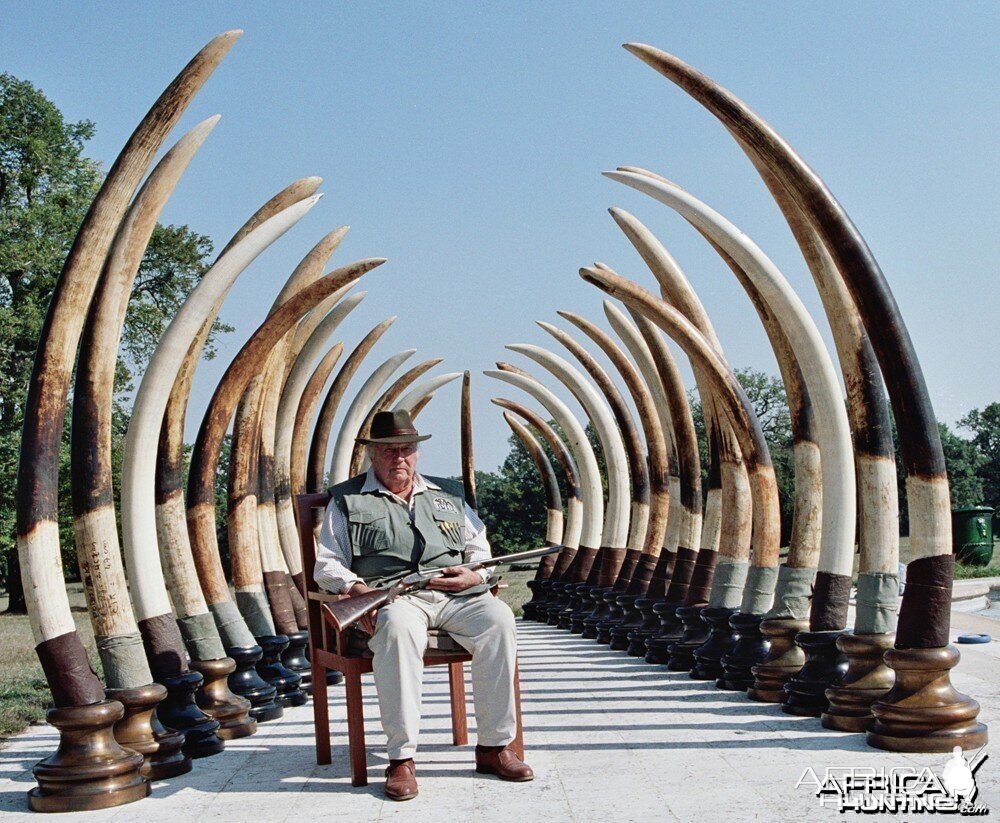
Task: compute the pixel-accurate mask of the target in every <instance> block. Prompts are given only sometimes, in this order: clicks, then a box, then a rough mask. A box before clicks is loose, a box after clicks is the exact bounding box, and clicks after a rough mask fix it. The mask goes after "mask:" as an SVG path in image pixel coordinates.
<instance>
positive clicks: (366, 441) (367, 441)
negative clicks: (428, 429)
mask: <svg viewBox="0 0 1000 823" xmlns="http://www.w3.org/2000/svg"><path fill="white" fill-rule="evenodd" d="M430 439H431V435H429V434H399V435H396V436H395V437H358V438H356V440H357V442H358V443H361V444H362V445H363V446H377V445H379V444H380V443H382V444H385V445H392V444H393V443H420V442H422V441H424V440H430Z"/></svg>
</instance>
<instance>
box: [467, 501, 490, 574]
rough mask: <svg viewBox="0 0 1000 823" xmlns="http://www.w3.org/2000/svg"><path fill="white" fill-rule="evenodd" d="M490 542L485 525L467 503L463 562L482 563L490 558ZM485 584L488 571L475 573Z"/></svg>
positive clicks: (483, 570) (479, 570)
mask: <svg viewBox="0 0 1000 823" xmlns="http://www.w3.org/2000/svg"><path fill="white" fill-rule="evenodd" d="M492 556H493V555H492V553H491V552H490V542H489V541H488V540H487V539H486V524H484V523H483V521H482V520H480V519H479V517H478V515H477V514H476V513H475V512H474V511H473V510H472V508H471V507H470V506H469V504H468V503H466V504H465V562H466V563H482V562H483V561H484V560H489V559H490V558H491V557H492ZM476 573H477V574H478V575H479V576H480V577H482V578H483V582H484V583H485V582H486V581H487V580H489V579H490V575H491V574H492V572H491V571H490V569H478V570H477V572H476Z"/></svg>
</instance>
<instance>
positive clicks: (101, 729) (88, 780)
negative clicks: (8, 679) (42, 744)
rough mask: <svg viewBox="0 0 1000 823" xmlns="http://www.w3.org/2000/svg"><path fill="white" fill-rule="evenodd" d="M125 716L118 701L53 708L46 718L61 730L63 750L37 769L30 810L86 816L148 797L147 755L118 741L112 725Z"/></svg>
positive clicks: (52, 755)
mask: <svg viewBox="0 0 1000 823" xmlns="http://www.w3.org/2000/svg"><path fill="white" fill-rule="evenodd" d="M124 715H125V709H124V708H123V706H122V704H121V703H119V702H118V701H117V700H105V701H103V702H101V703H94V704H93V705H90V706H67V707H65V708H61V709H49V710H48V712H47V713H46V715H45V718H46V720H48V721H49V723H51V724H52V725H53V726H55V727H56V728H57V729H58V730H59V748H58V749H56V751H55V753H54V754H51V755H49V756H48V757H46V758H45V759H44V760H42V761H41V762H39V763H38V764H36V765H35V768H34V769H32V772H33V774H34V775H35V780H37V781H38V785H37V786H36V787H35V788H33V789H32V790H31V791H29V792H28V808H30V809H31V810H32V811H35V812H82V811H88V810H91V809H107V808H110V807H111V806H121V805H122V804H124V803H131V802H133V801H135V800H142V798H144V797H146V796H148V795H149V781H148V780H147V779H146V778H145V777H143V776H142V774H140V771H139V770H140V769H141V768H142V761H143V758H142V755H141V754H139V753H138V752H133V751H130V750H128V749H123V748H122V747H121V746H119V745H118V743H117V742H116V741H115V736H114V734H113V726H114V724H115V723H116V722H118V721H119V720H121V719H122V717H124Z"/></svg>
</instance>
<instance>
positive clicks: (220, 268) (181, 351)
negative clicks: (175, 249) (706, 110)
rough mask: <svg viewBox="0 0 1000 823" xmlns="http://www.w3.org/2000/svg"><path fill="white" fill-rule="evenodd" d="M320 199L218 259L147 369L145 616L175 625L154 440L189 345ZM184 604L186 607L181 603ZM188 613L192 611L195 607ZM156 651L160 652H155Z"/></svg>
mask: <svg viewBox="0 0 1000 823" xmlns="http://www.w3.org/2000/svg"><path fill="white" fill-rule="evenodd" d="M318 199H319V198H318V197H311V198H307V199H306V200H303V201H301V202H299V203H296V204H295V205H293V206H290V207H289V208H287V209H285V211H283V212H281V213H279V214H278V215H276V216H275V217H272V218H270V219H269V220H267V221H265V222H264V223H262V224H261V225H260V226H259V227H258V228H257V229H256V230H254V231H253V232H251V233H250V234H248V235H246V236H245V237H244V239H243V240H241V241H239V242H238V243H237V244H236V245H234V246H232V247H231V248H230V250H229V251H228V252H227V253H226V254H224V255H223V256H222V257H221V258H220V259H219V261H218V262H217V263H216V264H215V265H214V266H213V267H212V268H211V269H210V270H209V272H208V273H207V274H206V275H205V276H204V277H203V278H202V279H201V281H200V282H199V283H198V285H197V286H195V288H194V289H193V290H192V291H191V294H190V295H189V296H188V299H187V300H186V301H185V303H184V305H183V306H182V307H181V309H180V311H179V312H178V313H177V315H176V316H175V317H174V319H173V321H172V322H171V324H170V326H169V327H168V328H167V330H166V331H165V332H164V333H163V336H162V337H161V338H160V343H159V345H158V346H157V348H156V351H155V352H154V353H153V356H152V358H151V359H150V361H149V365H148V366H147V368H146V373H145V375H143V380H142V384H141V385H140V387H139V391H138V393H137V394H136V398H135V403H134V404H133V410H132V419H131V422H130V424H129V428H128V433H127V434H126V437H125V457H124V461H123V465H122V533H123V536H124V544H125V563H126V566H127V567H128V570H129V582H130V585H131V591H132V598H133V600H134V602H135V605H136V611H137V613H138V615H139V616H140V621H163V622H167V619H168V618H169V622H170V623H171V624H172V623H173V617H172V616H171V611H170V602H169V600H168V597H167V589H166V584H165V582H164V577H163V572H162V568H161V565H160V563H159V562H157V561H158V553H157V534H156V520H155V516H154V511H155V505H156V500H155V468H156V459H155V458H156V454H155V450H154V449H153V448H152V447H151V446H150V444H153V443H156V442H157V435H158V434H159V431H160V426H161V423H162V421H163V414H164V410H165V406H166V403H167V399H168V396H169V394H170V391H171V388H172V386H173V384H174V380H175V378H176V376H177V370H178V368H179V367H180V363H181V361H182V359H183V357H184V355H185V354H186V353H187V351H188V348H189V345H190V341H191V338H192V337H193V336H194V335H195V334H197V333H198V330H199V329H200V328H201V326H202V325H203V323H204V320H205V315H206V313H207V311H210V310H211V308H212V307H213V306H214V305H215V304H216V302H217V301H218V300H219V299H220V298H221V296H223V295H224V294H225V293H226V291H228V289H229V288H230V286H231V285H232V282H233V281H234V280H235V279H236V277H238V276H239V274H240V273H241V272H242V271H243V270H244V269H245V268H246V267H247V266H248V265H249V264H250V263H251V262H252V261H253V260H254V259H255V258H256V257H257V255H259V254H260V252H262V251H263V250H264V249H265V248H267V246H269V245H270V244H271V243H273V242H274V241H275V240H277V239H278V238H279V237H280V236H281V235H283V234H284V233H285V232H286V231H288V229H290V228H291V227H292V226H293V225H295V224H296V223H297V222H298V221H299V220H300V219H301V218H302V217H304V216H305V214H306V213H307V212H308V211H309V210H310V209H311V208H312V207H313V206H314V205H315V203H316V202H317V200H318ZM177 605H178V608H180V604H177ZM195 605H198V604H195ZM183 616H190V613H189V614H188V615H183ZM140 625H142V623H140ZM174 633H176V628H175V629H174ZM151 635H152V636H153V637H154V638H159V637H160V634H159V633H152V632H151ZM178 639H179V638H178ZM147 642H149V641H148V640H147ZM150 656H151V657H155V656H156V655H154V654H153V653H152V650H151V653H150ZM160 656H161V657H165V656H166V655H160Z"/></svg>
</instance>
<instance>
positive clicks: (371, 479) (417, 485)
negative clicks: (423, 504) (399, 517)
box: [361, 466, 441, 501]
mask: <svg viewBox="0 0 1000 823" xmlns="http://www.w3.org/2000/svg"><path fill="white" fill-rule="evenodd" d="M428 489H435V490H438V491H440V489H441V487H440V486H439V485H438V484H437V483H435V482H434V481H433V480H428V479H427V478H426V477H424V476H423V475H422V474H420V472H417V473H416V474H415V475H414V476H413V494H412V495H411V499H412V498H413V497H414V496H416V495H418V494H420V493H421V492H425V491H427V490H428ZM373 492H374V493H378V494H387V495H389V496H390V497H393V498H395V499H396V500H400V501H401V500H402V498H400V497H399V496H398V495H396V494H394V493H393V492H391V491H389V489H387V488H386V487H385V486H384V485H383V484H382V481H381V480H379V479H378V478H377V477H376V476H375V469H373V468H372V467H371V466H369V467H368V473H367V474H366V475H365V482H364V485H362V486H361V494H372V493H373Z"/></svg>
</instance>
